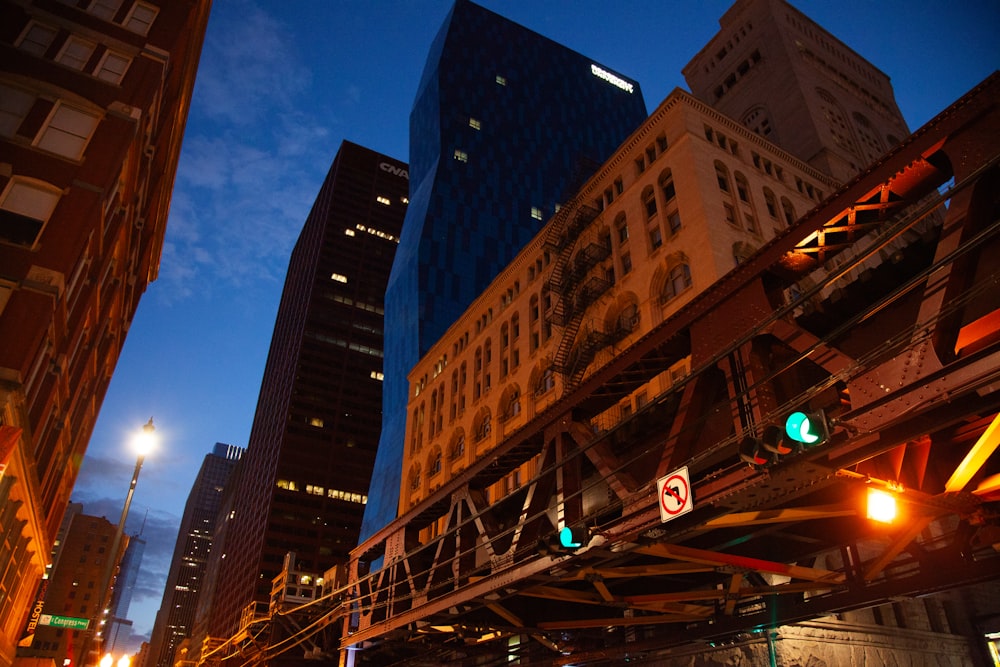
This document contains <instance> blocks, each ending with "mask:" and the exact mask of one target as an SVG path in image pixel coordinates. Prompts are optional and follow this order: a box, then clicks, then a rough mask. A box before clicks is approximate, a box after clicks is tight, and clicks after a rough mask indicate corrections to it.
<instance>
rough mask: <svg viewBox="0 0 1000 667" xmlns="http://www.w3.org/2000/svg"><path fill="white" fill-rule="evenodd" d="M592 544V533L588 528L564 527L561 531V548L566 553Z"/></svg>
mask: <svg viewBox="0 0 1000 667" xmlns="http://www.w3.org/2000/svg"><path fill="white" fill-rule="evenodd" d="M589 543H590V531H589V530H588V529H587V527H586V526H563V528H562V530H560V531H559V546H560V547H562V548H563V549H565V550H566V551H576V550H577V549H580V548H582V547H585V546H587V545H588V544H589Z"/></svg>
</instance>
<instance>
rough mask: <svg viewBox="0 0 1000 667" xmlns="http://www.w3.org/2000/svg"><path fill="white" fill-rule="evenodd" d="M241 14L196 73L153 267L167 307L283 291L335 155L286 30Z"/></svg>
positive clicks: (213, 29)
mask: <svg viewBox="0 0 1000 667" xmlns="http://www.w3.org/2000/svg"><path fill="white" fill-rule="evenodd" d="M240 10H241V11H240V12H226V13H223V14H220V15H219V16H220V18H219V20H218V23H217V24H212V25H211V26H210V33H209V39H207V40H206V44H205V48H204V51H203V54H202V59H201V63H200V66H199V72H198V82H197V85H196V88H195V97H194V101H193V104H192V109H191V122H189V124H188V130H187V135H186V137H185V140H184V150H183V153H182V155H181V161H180V165H179V169H178V175H177V183H176V186H175V190H174V195H173V201H172V208H171V216H170V221H169V223H168V226H167V236H166V240H165V243H164V249H163V258H162V261H161V264H160V280H161V281H162V283H163V285H162V288H161V289H159V290H158V294H159V298H160V299H164V300H168V301H171V302H176V301H181V300H185V299H188V298H190V297H192V296H194V295H198V296H199V297H200V298H203V299H207V300H211V299H212V298H215V297H218V296H220V295H222V294H228V293H231V291H232V290H233V289H234V288H235V289H240V290H247V289H252V288H254V287H257V286H261V285H271V286H272V288H273V286H274V285H276V284H280V282H281V280H282V279H283V277H284V271H285V267H286V265H287V261H288V256H289V254H290V252H291V248H292V245H293V244H294V242H295V238H296V237H297V236H298V233H299V230H300V229H301V227H302V223H303V222H304V221H305V218H306V215H307V214H308V212H309V208H310V206H311V204H312V201H313V199H314V198H315V196H316V193H317V191H318V189H319V184H320V182H321V181H322V178H323V175H324V174H325V172H326V169H327V167H328V166H329V162H330V160H331V159H332V157H333V152H334V150H335V145H334V139H333V138H332V137H331V133H330V131H329V126H330V125H331V124H335V123H336V122H337V121H336V119H335V118H331V117H328V116H324V117H320V116H318V115H317V113H318V111H316V108H317V105H316V103H315V101H314V100H313V99H312V97H313V96H312V95H311V84H312V81H313V75H312V73H311V70H310V65H311V63H308V62H304V61H302V59H301V57H300V55H299V54H298V52H297V51H296V49H295V42H294V40H293V38H292V36H291V34H290V33H289V31H288V30H287V27H286V26H285V25H283V24H282V23H281V22H280V21H279V20H278V19H276V18H275V17H272V16H270V15H268V14H267V13H265V12H264V11H263V10H261V9H260V8H259V7H257V6H256V5H254V4H253V3H251V2H242V3H241V7H240ZM237 17H238V20H237ZM214 18H215V17H213V20H214ZM275 119H278V120H275Z"/></svg>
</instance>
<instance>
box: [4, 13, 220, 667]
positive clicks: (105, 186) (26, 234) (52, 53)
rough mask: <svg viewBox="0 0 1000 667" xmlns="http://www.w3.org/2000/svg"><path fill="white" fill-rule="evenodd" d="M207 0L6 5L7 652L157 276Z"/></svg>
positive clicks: (21, 630)
mask: <svg viewBox="0 0 1000 667" xmlns="http://www.w3.org/2000/svg"><path fill="white" fill-rule="evenodd" d="M210 4H211V3H210V2H209V1H208V0H192V1H191V2H184V3H177V2H166V1H164V0H124V1H123V0H107V1H104V0H102V1H101V2H82V1H78V0H74V1H72V2H68V1H67V2H47V1H42V0H34V1H29V0H25V1H22V2H5V3H2V5H0V469H2V471H3V472H2V480H0V507H3V508H4V511H3V512H2V513H0V543H4V544H8V545H11V551H10V552H9V553H6V554H5V559H4V560H5V562H8V563H11V564H12V566H11V568H9V569H7V571H6V574H5V575H4V576H3V577H2V578H0V599H2V600H4V603H3V604H2V605H0V628H2V630H0V667H3V666H6V665H10V664H11V663H12V661H13V659H14V655H15V647H16V645H17V644H18V643H19V642H20V641H21V640H22V639H23V638H24V636H25V629H26V625H25V624H26V622H27V619H28V615H29V611H30V608H31V606H32V603H33V600H34V597H35V595H36V592H37V590H38V585H39V581H40V580H41V577H42V574H43V573H44V571H45V568H46V565H47V562H46V560H47V558H48V555H49V553H50V552H51V550H52V545H53V541H54V540H55V537H56V533H57V531H58V529H59V525H60V522H61V521H62V517H63V512H64V511H65V509H66V505H67V503H68V502H69V497H70V491H71V489H72V488H73V484H74V482H75V481H76V476H77V472H78V469H79V465H80V461H81V460H82V459H83V456H84V452H85V451H86V448H87V442H88V440H89V438H90V434H91V431H92V430H93V427H94V422H95V420H96V419H97V414H98V411H99V410H100V407H101V402H102V401H103V399H104V394H105V392H106V390H107V387H108V382H109V381H110V378H111V375H112V372H113V371H114V368H115V364H116V363H117V360H118V355H119V352H120V350H121V348H122V345H123V342H124V339H125V334H126V332H127V331H128V328H129V324H130V323H131V321H132V317H133V315H134V314H135V310H136V307H137V305H138V303H139V298H140V297H141V295H142V293H143V291H144V290H145V288H146V285H147V284H149V283H150V282H151V281H152V280H154V279H155V278H156V275H157V270H158V266H159V262H160V251H161V247H162V245H163V236H164V229H165V225H166V222H167V211H168V210H169V206H170V193H171V189H172V187H173V182H174V174H175V171H176V168H177V160H178V156H179V154H180V148H181V138H182V135H183V132H184V124H185V120H186V118H187V112H188V107H189V105H190V100H191V91H192V88H193V86H194V78H195V71H196V68H197V64H198V58H199V55H200V51H201V44H202V39H203V37H204V34H205V28H206V25H207V21H208V12H209V6H210Z"/></svg>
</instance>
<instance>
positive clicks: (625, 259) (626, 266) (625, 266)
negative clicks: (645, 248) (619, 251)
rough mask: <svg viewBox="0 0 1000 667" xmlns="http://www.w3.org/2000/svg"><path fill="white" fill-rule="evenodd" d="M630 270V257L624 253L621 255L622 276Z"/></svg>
mask: <svg viewBox="0 0 1000 667" xmlns="http://www.w3.org/2000/svg"><path fill="white" fill-rule="evenodd" d="M631 270H632V255H630V254H629V253H625V254H623V255H622V275H623V276H627V275H628V273H629V271H631Z"/></svg>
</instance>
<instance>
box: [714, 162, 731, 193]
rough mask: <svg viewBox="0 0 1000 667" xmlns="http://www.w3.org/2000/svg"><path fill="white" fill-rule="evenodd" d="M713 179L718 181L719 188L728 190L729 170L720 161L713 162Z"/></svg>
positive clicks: (724, 190)
mask: <svg viewBox="0 0 1000 667" xmlns="http://www.w3.org/2000/svg"><path fill="white" fill-rule="evenodd" d="M715 180H716V181H717V182H718V183H719V189H720V190H722V191H723V192H729V171H728V170H727V169H726V168H725V167H724V166H723V165H722V163H721V162H716V163H715Z"/></svg>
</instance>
